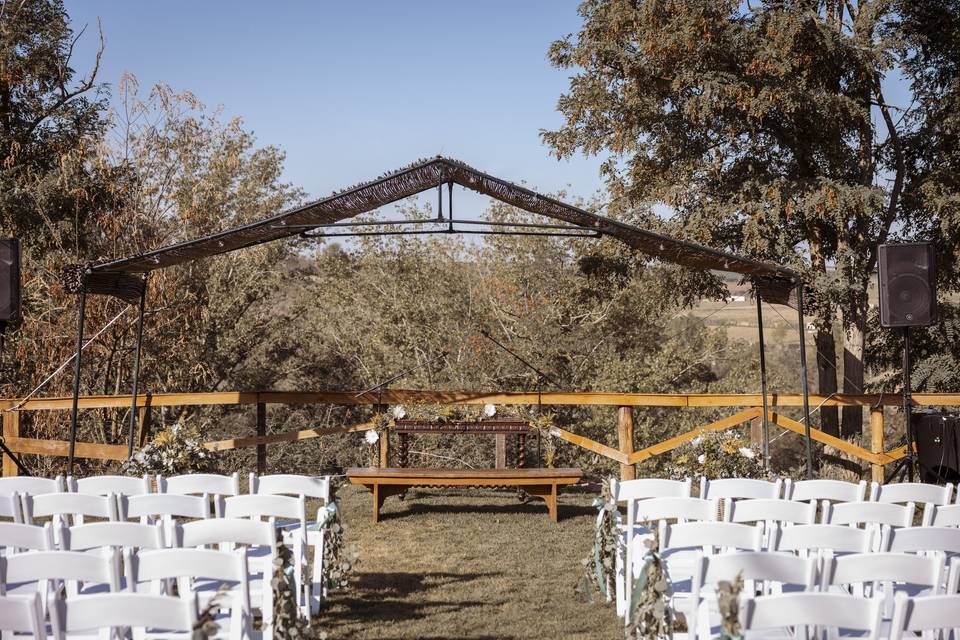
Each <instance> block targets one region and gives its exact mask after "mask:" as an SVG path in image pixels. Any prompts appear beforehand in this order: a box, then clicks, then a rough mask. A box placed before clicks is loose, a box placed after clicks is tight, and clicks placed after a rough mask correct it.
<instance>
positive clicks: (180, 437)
mask: <svg viewBox="0 0 960 640" xmlns="http://www.w3.org/2000/svg"><path fill="white" fill-rule="evenodd" d="M203 426H205V425H196V424H191V423H190V422H189V421H187V420H186V419H181V420H180V421H179V422H177V424H175V425H173V426H172V427H170V428H169V429H165V430H163V431H161V432H160V433H158V434H157V435H156V437H155V438H154V439H153V440H152V441H151V442H149V443H148V444H147V445H146V446H144V447H143V448H142V449H140V451H138V452H137V453H135V454H134V455H133V457H132V458H130V459H129V460H127V461H126V462H124V463H123V466H122V467H121V471H122V472H123V473H125V474H127V475H136V476H140V475H143V474H151V475H156V474H162V475H165V476H175V475H181V474H185V473H215V472H216V471H217V458H216V455H215V454H214V453H213V452H212V451H209V450H208V449H206V448H205V447H204V446H203V440H202V439H201V436H200V433H201V431H202V430H203V429H202V427H203Z"/></svg>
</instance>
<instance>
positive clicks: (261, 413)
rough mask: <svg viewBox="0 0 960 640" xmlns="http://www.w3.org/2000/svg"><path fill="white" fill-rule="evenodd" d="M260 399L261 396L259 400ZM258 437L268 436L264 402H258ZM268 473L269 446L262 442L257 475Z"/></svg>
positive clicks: (259, 445)
mask: <svg viewBox="0 0 960 640" xmlns="http://www.w3.org/2000/svg"><path fill="white" fill-rule="evenodd" d="M259 399H260V396H259V394H258V395H257V400H259ZM257 435H258V436H265V435H267V405H266V404H264V403H263V402H257ZM266 472H267V445H265V444H263V443H262V442H261V443H259V444H257V474H258V475H263V474H264V473H266Z"/></svg>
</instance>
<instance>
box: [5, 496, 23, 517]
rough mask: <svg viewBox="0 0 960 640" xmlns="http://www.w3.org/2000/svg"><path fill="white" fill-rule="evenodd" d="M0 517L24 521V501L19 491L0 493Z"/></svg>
mask: <svg viewBox="0 0 960 640" xmlns="http://www.w3.org/2000/svg"><path fill="white" fill-rule="evenodd" d="M0 518H10V521H11V522H23V502H22V501H21V499H20V494H19V493H17V492H16V491H14V492H13V493H11V494H9V495H0Z"/></svg>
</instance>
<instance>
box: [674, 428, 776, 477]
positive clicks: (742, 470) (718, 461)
mask: <svg viewBox="0 0 960 640" xmlns="http://www.w3.org/2000/svg"><path fill="white" fill-rule="evenodd" d="M666 470H667V473H668V474H669V476H670V477H671V478H673V479H675V480H682V479H684V478H689V477H690V476H706V477H707V478H767V477H769V473H768V472H767V470H766V469H765V468H764V466H763V456H762V455H761V453H760V449H759V448H758V447H756V446H753V445H751V444H750V441H749V440H747V439H745V438H742V437H740V436H739V435H738V434H737V432H736V431H734V430H733V429H727V430H725V431H708V432H704V433H701V434H700V435H698V436H697V437H696V438H694V439H693V440H691V441H690V442H688V443H686V444H684V445H683V446H681V447H680V448H679V449H678V450H677V452H676V453H675V454H674V456H673V457H672V458H671V459H670V462H669V463H668V464H667V468H666Z"/></svg>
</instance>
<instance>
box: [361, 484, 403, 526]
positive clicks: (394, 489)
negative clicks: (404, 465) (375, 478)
mask: <svg viewBox="0 0 960 640" xmlns="http://www.w3.org/2000/svg"><path fill="white" fill-rule="evenodd" d="M370 490H371V491H372V492H373V521H374V522H380V509H381V508H382V507H383V503H384V501H385V500H386V499H387V498H389V497H390V496H396V495H402V494H403V493H404V492H405V491H406V490H407V488H406V487H404V486H401V485H395V484H380V483H379V482H377V483H374V484H373V486H372V487H370Z"/></svg>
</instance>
